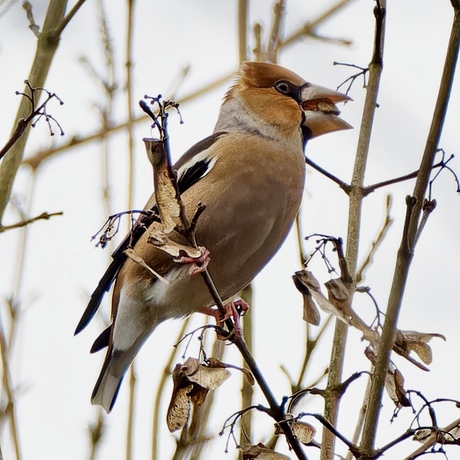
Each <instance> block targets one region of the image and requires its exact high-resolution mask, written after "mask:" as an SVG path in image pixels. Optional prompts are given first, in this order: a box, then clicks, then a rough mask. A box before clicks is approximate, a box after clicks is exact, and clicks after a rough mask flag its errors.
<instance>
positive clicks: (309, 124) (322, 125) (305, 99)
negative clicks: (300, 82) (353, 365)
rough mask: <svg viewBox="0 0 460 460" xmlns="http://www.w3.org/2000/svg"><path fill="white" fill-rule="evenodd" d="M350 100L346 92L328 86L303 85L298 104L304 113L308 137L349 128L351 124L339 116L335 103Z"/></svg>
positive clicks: (304, 123)
mask: <svg viewBox="0 0 460 460" xmlns="http://www.w3.org/2000/svg"><path fill="white" fill-rule="evenodd" d="M352 100H353V99H351V97H349V96H347V95H346V94H342V93H339V92H338V91H334V90H332V89H329V88H324V87H322V86H318V85H312V84H306V85H304V87H303V88H302V89H301V92H300V106H301V108H302V110H303V112H304V115H305V120H304V122H303V127H304V128H305V130H306V131H307V133H308V135H309V136H308V137H309V138H310V139H311V138H313V137H318V136H321V135H322V134H326V133H331V132H333V131H341V130H343V129H351V128H352V126H351V125H350V124H349V123H347V122H346V121H345V120H342V119H341V118H340V117H339V115H340V110H339V109H338V108H337V107H336V105H335V103H337V102H347V101H352Z"/></svg>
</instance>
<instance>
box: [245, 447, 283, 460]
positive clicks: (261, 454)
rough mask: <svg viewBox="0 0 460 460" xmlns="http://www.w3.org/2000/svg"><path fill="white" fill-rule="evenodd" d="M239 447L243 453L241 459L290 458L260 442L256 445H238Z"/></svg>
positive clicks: (270, 459)
mask: <svg viewBox="0 0 460 460" xmlns="http://www.w3.org/2000/svg"><path fill="white" fill-rule="evenodd" d="M240 449H241V451H242V453H243V460H250V459H253V458H256V459H257V460H290V458H291V457H288V456H287V455H283V454H279V453H277V452H275V451H273V450H270V449H268V448H267V447H265V446H264V445H263V444H262V443H259V444H257V445H252V444H243V445H242V446H240Z"/></svg>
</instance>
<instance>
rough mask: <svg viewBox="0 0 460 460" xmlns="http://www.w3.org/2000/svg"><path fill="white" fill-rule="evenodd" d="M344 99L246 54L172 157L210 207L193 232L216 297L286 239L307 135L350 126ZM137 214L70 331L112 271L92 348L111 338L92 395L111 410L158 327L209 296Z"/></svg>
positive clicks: (185, 195) (184, 186)
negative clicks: (215, 111) (212, 114)
mask: <svg viewBox="0 0 460 460" xmlns="http://www.w3.org/2000/svg"><path fill="white" fill-rule="evenodd" d="M348 99H349V98H348V97H347V96H345V95H344V94H340V93H338V92H336V91H332V90H329V89H326V88H323V87H320V86H316V85H313V84H311V83H308V82H306V81H305V80H303V79H302V78H300V77H299V76H298V75H296V74H295V73H293V72H291V71H289V70H287V69H285V68H283V67H280V66H277V65H274V64H266V63H260V62H244V63H243V64H242V65H241V69H240V71H239V74H238V76H237V78H236V81H235V83H234V84H233V86H232V87H231V88H230V89H229V91H228V92H227V94H226V96H225V98H224V101H223V103H222V107H221V109H220V113H219V118H218V120H217V124H216V127H215V130H214V133H213V134H212V135H211V136H209V137H207V138H205V139H203V140H202V141H200V142H198V143H197V144H196V145H194V146H193V147H192V148H191V149H190V150H188V151H187V152H186V153H185V154H184V155H183V156H182V157H181V158H180V159H179V161H178V162H177V163H176V164H175V165H174V169H175V170H176V171H177V180H178V185H179V189H180V192H181V197H182V200H183V203H184V206H185V211H186V214H187V216H188V218H189V219H191V218H192V217H193V215H194V212H195V211H196V208H197V204H198V203H199V202H201V203H204V204H205V206H206V209H205V211H204V212H203V213H202V215H201V216H200V218H199V219H198V221H197V226H196V239H197V243H198V244H199V245H200V246H203V247H205V248H207V250H209V252H210V262H209V266H208V270H209V274H210V276H211V277H212V279H213V281H214V283H215V285H216V287H217V290H218V291H219V293H220V296H221V298H222V299H224V300H230V299H232V298H233V297H234V296H235V295H236V294H238V292H239V291H241V289H243V288H244V287H245V286H246V285H247V284H249V283H250V282H251V281H252V280H253V279H254V277H255V276H256V275H257V274H258V273H259V272H260V271H261V270H262V268H263V267H264V266H265V265H266V264H267V262H268V261H269V260H270V259H271V258H272V257H273V255H274V254H275V253H276V251H277V250H278V248H279V247H280V246H281V244H282V243H283V241H284V239H285V238H286V235H287V234H288V232H289V229H290V228H291V226H292V223H293V221H294V219H295V217H296V215H297V212H298V210H299V206H300V202H301V198H302V192H303V189H304V178H305V158H304V154H303V147H304V144H305V143H306V141H308V140H309V139H311V138H313V137H317V136H320V135H322V134H325V133H329V132H333V131H339V130H343V129H349V128H350V125H349V124H348V123H346V122H345V121H343V120H342V119H340V118H339V117H338V114H339V113H340V112H339V111H338V110H337V108H336V107H335V105H334V103H336V102H342V101H346V100H348ZM149 203H150V204H148V206H147V207H148V208H150V209H155V199H154V198H152V199H151V200H150V202H149ZM143 219H145V216H143V217H141V218H140V220H139V222H138V225H137V226H135V228H134V229H133V231H132V232H131V234H130V235H128V236H127V237H126V239H125V241H124V242H123V243H122V244H121V246H120V247H119V248H118V249H117V251H115V253H114V254H113V258H114V259H113V261H112V263H111V265H110V266H109V268H108V269H107V272H106V273H105V275H104V277H103V278H102V280H101V281H100V283H99V286H98V288H97V289H96V291H95V292H94V293H93V296H92V298H91V300H90V302H89V305H88V307H87V309H86V311H85V313H84V314H83V317H82V319H81V320H80V323H79V325H78V327H77V329H76V332H75V333H78V332H80V331H81V330H82V329H83V328H84V327H86V325H87V324H88V322H89V321H90V319H91V318H92V317H93V315H94V313H95V312H96V310H97V308H98V306H99V304H100V302H101V298H102V296H103V294H104V292H105V291H107V290H108V289H109V288H110V286H111V284H112V282H113V281H114V280H115V287H114V290H113V298H112V315H111V316H112V318H111V319H112V321H111V325H110V326H109V328H108V329H106V330H105V331H104V332H103V333H102V334H101V335H100V336H99V337H98V338H97V339H96V341H95V343H94V345H93V347H92V349H91V351H92V352H94V351H98V350H100V349H102V348H105V347H108V348H107V355H106V358H105V361H104V364H103V366H102V371H101V374H100V375H99V378H98V380H97V383H96V386H95V388H94V391H93V394H92V398H91V402H92V403H93V404H98V405H101V406H102V407H103V408H104V409H105V410H106V411H107V412H110V411H111V409H112V407H113V405H114V403H115V399H116V397H117V393H118V390H119V388H120V384H121V381H122V379H123V376H124V375H125V373H126V371H127V369H128V368H129V366H130V364H131V362H132V361H133V359H134V358H135V356H136V355H137V353H138V352H139V350H140V348H141V347H142V345H143V343H144V342H145V341H146V340H147V338H148V337H149V336H150V334H151V333H152V332H153V331H154V330H155V328H156V327H157V326H158V325H159V324H160V323H161V322H163V321H165V320H167V319H170V318H181V317H184V316H187V315H190V314H191V313H193V312H197V311H204V310H206V308H207V309H208V310H209V307H211V306H212V305H213V301H212V298H211V295H210V293H209V291H208V289H207V287H206V285H205V282H204V280H203V278H202V277H201V276H196V275H193V274H192V271H191V270H190V266H189V265H187V264H185V263H177V262H175V261H174V260H173V257H171V256H169V255H168V254H166V253H165V252H163V251H160V250H159V249H158V248H157V247H155V246H153V245H152V244H149V243H148V241H147V239H148V233H149V232H148V231H145V227H146V225H145V224H144V225H142V223H143ZM139 223H140V224H141V225H139ZM172 235H173V236H172V237H171V238H172V239H177V241H181V242H183V240H182V239H181V237H179V235H177V234H174V232H173V233H172ZM174 235H175V236H174ZM133 242H134V243H133ZM131 245H134V251H135V252H136V253H137V254H138V255H139V256H140V257H141V258H142V259H143V260H144V261H145V262H146V263H147V264H148V265H149V266H150V267H151V268H153V269H154V270H155V271H156V272H157V273H158V274H160V275H161V276H163V277H164V278H166V280H167V281H168V282H169V284H166V283H164V282H162V281H160V280H158V279H157V278H155V277H153V276H152V275H151V274H150V273H149V271H148V270H146V269H145V268H144V267H142V266H141V265H140V264H138V263H135V262H134V261H133V260H131V259H127V258H126V255H125V253H124V250H125V249H126V248H128V247H130V246H131Z"/></svg>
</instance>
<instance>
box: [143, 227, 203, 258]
mask: <svg viewBox="0 0 460 460" xmlns="http://www.w3.org/2000/svg"><path fill="white" fill-rule="evenodd" d="M147 241H148V242H149V243H150V244H153V245H154V246H155V247H157V248H158V249H161V250H162V251H164V252H166V253H167V254H169V255H171V256H173V257H174V258H177V257H181V256H184V255H185V256H188V257H191V258H193V259H196V258H198V257H201V252H200V250H199V249H196V248H193V247H191V246H187V245H185V244H181V243H177V242H176V241H173V240H172V239H171V238H169V237H168V236H166V234H165V232H164V231H163V230H161V228H159V224H158V223H157V225H155V224H153V225H152V230H151V231H150V232H149V236H148V240H147Z"/></svg>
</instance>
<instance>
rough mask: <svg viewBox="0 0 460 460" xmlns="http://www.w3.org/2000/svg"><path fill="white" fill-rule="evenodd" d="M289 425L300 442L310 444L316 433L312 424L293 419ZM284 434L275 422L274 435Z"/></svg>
mask: <svg viewBox="0 0 460 460" xmlns="http://www.w3.org/2000/svg"><path fill="white" fill-rule="evenodd" d="M290 426H291V429H292V431H293V432H294V434H295V435H296V437H297V439H298V440H299V441H300V442H301V443H302V444H310V443H311V442H312V441H313V438H314V437H315V434H316V429H315V427H314V426H313V425H310V424H309V423H306V422H299V421H293V422H290ZM280 434H284V431H283V430H282V428H281V427H280V425H279V423H276V424H275V435H280Z"/></svg>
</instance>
